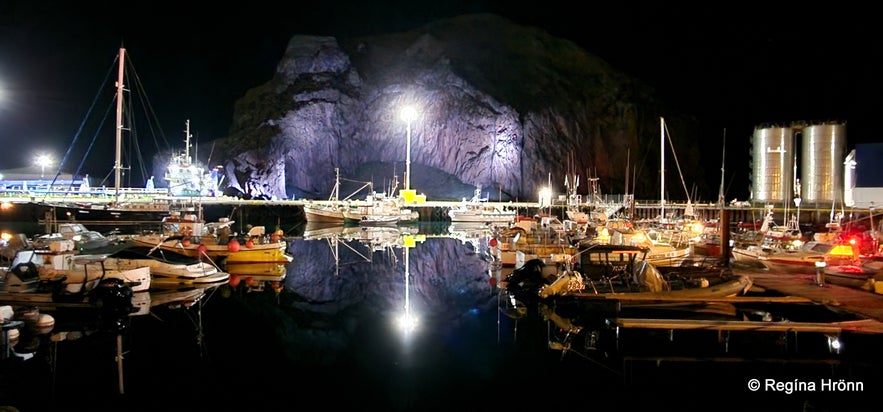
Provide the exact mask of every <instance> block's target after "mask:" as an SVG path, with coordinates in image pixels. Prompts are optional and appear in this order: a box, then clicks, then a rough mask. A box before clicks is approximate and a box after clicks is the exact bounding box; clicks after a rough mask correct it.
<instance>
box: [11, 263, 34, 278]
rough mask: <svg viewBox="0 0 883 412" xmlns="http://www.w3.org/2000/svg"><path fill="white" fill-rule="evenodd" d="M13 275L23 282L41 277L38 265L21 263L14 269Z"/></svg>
mask: <svg viewBox="0 0 883 412" xmlns="http://www.w3.org/2000/svg"><path fill="white" fill-rule="evenodd" d="M12 273H14V274H15V275H16V276H18V278H19V279H22V280H27V279H32V278H36V277H38V276H39V275H38V272H37V265H35V264H34V262H24V263H19V264H17V265H15V267H13V268H12Z"/></svg>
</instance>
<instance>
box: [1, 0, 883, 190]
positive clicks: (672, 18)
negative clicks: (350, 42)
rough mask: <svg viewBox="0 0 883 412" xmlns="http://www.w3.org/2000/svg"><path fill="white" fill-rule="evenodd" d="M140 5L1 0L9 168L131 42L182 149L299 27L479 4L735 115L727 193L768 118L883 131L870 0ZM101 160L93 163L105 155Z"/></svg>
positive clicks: (55, 126) (266, 75)
mask: <svg viewBox="0 0 883 412" xmlns="http://www.w3.org/2000/svg"><path fill="white" fill-rule="evenodd" d="M130 3H133V4H120V3H119V2H109V1H92V2H76V1H50V0H0V144H2V146H3V147H4V148H7V150H4V153H5V155H4V156H2V157H0V170H4V169H10V168H14V167H20V166H23V165H26V164H28V163H30V162H32V160H31V159H33V157H34V155H35V154H36V153H38V152H41V151H45V152H49V153H57V154H56V155H54V157H55V158H56V159H60V158H61V156H62V155H63V153H64V152H65V151H66V150H67V149H68V147H69V146H70V145H71V142H72V139H73V138H74V136H75V135H76V134H77V129H78V127H79V125H80V123H81V122H83V121H84V118H85V117H86V115H87V111H88V108H89V105H90V103H91V102H92V100H93V99H94V98H95V96H96V93H98V92H99V91H100V90H99V89H100V88H101V86H102V84H103V81H104V78H105V76H106V75H107V74H108V70H109V68H110V67H112V65H113V59H114V57H115V55H116V53H117V51H118V49H119V47H120V46H121V45H125V47H126V49H127V50H128V52H129V56H130V58H131V59H132V62H133V63H134V66H135V69H136V70H137V71H138V74H139V76H140V78H141V81H142V82H143V84H144V88H145V91H146V92H147V93H148V98H149V99H150V101H151V103H152V104H153V107H154V110H155V111H156V113H157V119H158V120H159V121H160V122H161V125H162V129H163V133H164V135H165V137H166V139H167V140H168V143H169V144H170V145H172V146H173V147H179V146H183V142H182V140H183V136H184V134H183V129H184V121H185V120H186V119H190V121H191V132H192V133H193V134H194V136H196V137H197V139H199V141H210V140H212V139H214V138H217V137H222V136H224V135H225V133H226V132H227V130H228V128H229V127H230V123H231V118H232V111H233V104H234V102H235V100H236V99H238V98H239V97H241V96H242V95H243V94H244V93H245V92H246V91H247V90H248V89H249V88H252V87H254V86H257V85H259V84H262V83H264V82H266V81H267V80H269V79H270V77H271V75H272V73H273V72H274V70H275V67H276V64H277V63H278V61H279V59H280V58H281V57H282V54H283V52H284V50H285V46H286V44H287V42H288V39H289V38H290V37H291V36H292V35H295V34H315V35H335V36H341V37H345V36H353V35H370V34H380V33H389V32H396V31H402V30H407V29H410V28H414V27H417V26H420V25H422V24H425V23H427V22H429V21H432V20H436V19H440V18H445V17H452V16H455V15H459V14H466V13H475V12H493V13H497V14H500V15H502V16H505V17H508V18H510V19H512V20H513V21H515V22H517V23H521V24H525V25H531V26H538V27H540V28H543V29H545V30H546V31H548V32H549V33H550V34H552V35H555V36H558V37H562V38H566V39H570V40H572V41H574V42H575V43H577V44H578V45H580V46H581V47H583V48H584V49H585V50H586V51H588V52H590V53H592V54H595V55H597V56H599V57H601V58H603V59H605V60H606V61H608V62H609V63H610V64H612V65H613V66H614V67H617V68H619V69H620V70H622V71H624V72H626V73H628V74H630V75H632V76H634V77H637V78H639V79H641V80H643V81H644V82H646V83H648V84H649V85H651V86H653V87H655V88H656V90H657V92H658V94H659V95H660V96H661V97H662V98H663V99H664V100H667V101H669V102H671V103H673V104H675V105H676V106H677V107H678V108H679V109H681V110H683V111H685V112H688V113H693V114H695V116H696V117H697V118H698V119H699V120H700V122H701V125H702V129H703V131H704V132H703V133H704V136H703V139H705V140H706V141H708V142H719V141H721V140H722V138H723V135H724V129H726V136H727V137H726V139H727V166H726V169H727V170H726V171H727V175H730V174H731V173H733V174H736V175H737V176H736V178H735V179H733V178H727V180H728V181H730V184H728V189H727V193H728V198H732V197H741V198H745V197H746V195H747V186H744V187H741V186H743V185H745V183H744V182H743V180H744V179H743V178H745V177H747V173H748V171H747V167H748V165H747V154H748V145H749V144H750V139H751V134H752V131H753V129H754V127H756V126H758V125H761V124H767V123H790V122H793V121H816V120H821V121H843V122H846V123H847V135H848V138H847V141H848V146H849V148H852V147H853V146H854V145H855V144H856V143H869V142H876V141H878V140H879V139H878V138H877V136H876V132H875V131H874V130H873V125H874V124H875V123H876V122H877V119H878V118H879V116H878V115H877V111H878V110H879V109H880V107H881V105H880V104H879V103H878V101H879V99H880V98H881V97H880V96H883V87H881V81H880V80H879V79H880V76H881V73H883V71H881V63H880V61H881V45H880V42H881V39H883V36H881V30H879V29H877V28H876V25H875V24H873V22H874V20H873V19H874V16H875V13H874V11H873V10H871V7H870V6H850V5H849V3H848V2H838V3H836V4H834V5H827V6H824V7H816V8H813V7H815V6H809V5H807V4H801V5H798V6H789V7H786V6H770V5H769V4H767V3H769V2H752V1H747V2H738V3H732V4H723V3H720V2H703V4H700V5H690V6H671V5H664V4H663V3H665V2H648V3H637V2H621V1H620V2H611V3H610V4H605V3H597V2H574V1H563V0H548V1H533V2H522V1H505V2H504V1H455V0H438V1H433V2H419V1H404V0H387V1H356V0H339V1H335V0H327V1H315V2H302V1H298V2H286V1H278V0H277V1H263V0H260V1H259V0H255V1H248V2H238V3H234V4H230V5H222V3H225V2H217V3H208V2H197V3H188V2H185V1H177V2H169V1H164V0H160V1H152V2H130ZM134 3H137V4H139V5H135V4H134ZM424 3H425V4H424ZM614 3H615V4H614ZM691 3H693V2H691ZM110 93H112V91H111V92H110ZM111 121H112V119H111ZM107 133H108V137H107V140H106V143H104V144H107V145H112V144H113V143H112V142H113V137H112V133H113V132H112V130H108V131H107ZM96 144H99V143H96ZM714 150H715V151H717V153H709V155H710V156H714V159H716V161H717V162H718V164H719V162H720V150H719V146H718V149H714ZM710 151H711V150H709V152H710ZM95 162H98V160H96V161H95ZM95 162H92V161H90V163H93V165H92V167H97V166H96V165H94V163H95ZM108 162H109V163H108V164H107V167H106V168H100V170H107V171H109V170H111V168H112V159H110V160H109V161H108ZM715 172H716V170H715Z"/></svg>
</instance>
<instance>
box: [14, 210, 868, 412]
mask: <svg viewBox="0 0 883 412" xmlns="http://www.w3.org/2000/svg"><path fill="white" fill-rule="evenodd" d="M414 228H417V227H416V226H415V227H414ZM345 232H351V233H349V235H351V236H353V237H352V238H346V237H345V236H344V235H343V234H344V233H345ZM328 233H330V234H325V235H323V236H320V237H313V236H314V235H315V233H310V236H309V237H308V236H307V233H305V235H304V238H294V239H290V242H289V243H290V245H289V253H291V254H292V255H293V256H294V260H293V261H292V262H291V263H289V264H288V265H287V267H286V271H285V274H284V276H283V277H282V278H281V279H276V278H272V279H276V280H270V279H269V278H268V279H263V278H260V279H259V278H257V276H260V275H257V274H255V270H254V269H256V268H228V270H229V271H230V272H231V274H232V273H235V272H234V270H237V271H240V272H241V273H237V275H238V278H239V281H238V282H237V283H235V284H234V283H233V282H232V276H231V283H229V284H226V285H223V286H219V287H218V288H217V290H216V293H214V294H212V295H210V296H209V297H210V299H202V300H200V302H201V304H200V305H193V306H190V307H185V306H184V305H181V306H179V307H177V308H174V307H155V308H154V307H151V309H150V311H149V315H147V316H137V317H133V318H132V322H131V326H130V330H129V334H128V335H126V339H127V340H126V343H127V346H126V347H127V349H128V351H127V352H126V354H125V365H126V369H125V377H126V394H125V395H124V396H119V395H118V394H115V392H114V391H115V390H116V378H115V376H114V375H115V373H116V369H115V368H114V365H113V356H112V355H109V354H108V352H107V347H106V345H104V344H100V343H99V341H98V340H95V341H92V342H91V343H92V346H90V345H78V346H77V347H73V345H72V346H71V347H64V348H63V347H62V345H59V346H58V357H57V359H58V361H59V362H58V363H57V366H55V367H54V373H53V374H51V377H50V378H47V376H46V375H45V374H39V373H37V372H27V373H30V375H29V376H27V378H28V380H29V383H37V385H29V386H28V388H23V387H24V386H25V385H20V386H21V387H22V388H20V389H23V391H22V392H12V391H4V392H2V393H3V394H4V395H3V396H4V398H0V404H18V405H33V404H35V403H39V402H40V401H35V400H34V399H37V398H36V397H37V396H38V395H40V394H41V393H42V390H38V389H35V388H38V387H43V388H45V387H46V385H47V384H50V383H51V384H52V385H53V386H54V387H55V388H56V393H55V394H53V395H52V398H53V401H52V402H53V404H54V405H56V406H58V407H59V409H64V408H61V405H62V404H63V403H65V402H67V403H68V405H70V404H75V405H77V407H78V408H80V409H84V408H87V407H88V406H95V405H104V406H108V408H110V409H114V410H153V409H162V410H168V409H172V410H215V409H219V408H221V409H219V410H231V409H243V410H250V411H251V410H282V409H293V408H297V407H302V406H303V405H305V404H304V402H305V399H313V400H314V401H315V400H320V399H321V400H325V399H327V401H326V402H327V405H328V407H333V408H342V409H345V410H354V409H360V410H362V409H379V410H387V411H390V410H447V409H448V408H459V409H463V408H468V409H476V408H480V407H488V406H491V407H502V408H519V407H521V408H523V406H524V405H526V404H528V402H530V403H531V404H532V405H533V404H535V403H534V402H539V404H540V405H541V406H542V407H543V408H555V407H562V406H569V407H574V406H577V407H579V406H581V407H585V406H586V405H587V402H588V400H587V399H586V398H585V397H586V396H588V397H590V398H591V397H603V396H605V395H608V394H621V395H628V394H634V393H640V392H641V391H643V392H645V393H646V391H647V390H651V391H653V390H665V391H666V393H667V394H671V393H680V394H684V395H677V396H674V397H671V396H666V397H662V398H661V399H660V398H659V397H641V396H617V397H616V401H617V402H619V403H620V404H621V403H623V402H627V403H628V402H633V403H638V405H637V406H646V407H656V408H658V407H665V406H675V405H680V406H683V402H684V401H683V399H684V398H683V397H684V396H693V395H689V394H695V393H696V392H695V391H698V390H702V391H709V390H711V391H717V392H721V393H729V394H737V395H739V396H743V397H744V394H745V390H744V387H745V386H744V384H745V381H746V380H747V379H748V378H751V377H757V374H758V372H756V370H755V371H754V372H752V370H751V369H750V368H749V367H744V368H743V367H736V366H734V365H733V364H732V363H729V364H726V363H714V362H711V363H708V362H705V363H703V362H693V363H689V364H690V365H693V366H690V367H684V365H685V364H687V362H684V363H673V365H676V366H674V367H672V366H667V365H669V364H667V363H664V364H660V365H658V366H656V367H651V368H648V369H649V372H646V371H645V373H646V376H648V377H654V378H657V379H658V380H655V381H654V380H651V381H648V379H650V378H641V377H642V376H643V375H630V379H626V378H625V375H623V374H621V373H620V372H621V369H617V368H612V367H611V366H610V365H611V364H613V365H615V364H617V359H616V358H615V356H619V355H618V354H617V352H616V351H614V350H608V349H609V348H608V347H603V346H598V347H599V348H602V349H600V350H596V353H606V354H608V355H609V356H610V358H608V359H605V361H604V362H603V363H601V362H594V361H593V360H596V359H592V358H591V357H589V358H585V357H579V356H562V354H563V352H562V351H561V350H556V349H560V347H557V346H556V347H552V346H555V345H550V343H551V342H552V340H551V339H550V338H551V337H561V333H562V332H565V331H564V329H565V328H563V327H562V325H571V326H574V325H575V326H578V327H579V328H571V329H569V332H571V335H572V336H577V335H579V340H578V342H579V347H580V348H581V349H583V348H585V345H586V343H585V342H586V341H587V339H586V338H585V336H586V335H585V334H586V333H591V331H592V330H594V328H596V327H601V326H603V325H604V324H605V321H604V320H603V319H602V318H599V317H598V316H595V317H594V318H588V317H586V316H585V315H583V314H582V313H581V312H573V313H569V312H557V313H558V316H560V318H555V320H557V321H562V319H563V320H565V321H564V322H565V323H561V324H556V323H555V322H550V319H552V317H550V316H549V314H550V313H556V312H555V311H553V312H540V310H539V309H538V308H532V309H530V310H527V311H525V312H523V313H521V314H519V315H518V316H511V317H510V316H505V314H503V313H502V312H501V311H499V310H498V305H499V304H500V303H499V302H498V299H500V293H499V289H498V287H497V286H496V285H497V281H498V280H499V276H500V275H501V274H500V272H499V270H500V269H498V266H494V265H493V263H494V262H493V259H491V258H490V255H491V254H490V253H489V252H488V243H489V238H487V237H483V236H478V237H469V239H470V241H469V242H464V241H462V239H463V238H460V237H454V236H452V234H451V233H449V232H448V230H447V227H441V228H439V227H436V226H429V227H424V226H419V231H418V232H417V233H413V231H412V230H410V229H409V230H406V233H404V234H403V233H401V232H399V233H398V234H397V235H394V236H393V235H390V234H389V233H385V234H382V235H381V234H379V233H376V232H370V231H369V230H366V231H365V232H364V233H363V232H362V228H357V231H355V232H354V231H352V229H349V230H340V231H338V230H337V228H335V229H334V230H332V231H330V232H328ZM472 235H474V233H473V234H472ZM380 238H384V239H387V240H389V242H388V243H385V244H384V243H382V242H380V243H378V242H377V241H376V240H375V241H371V240H369V239H380ZM474 239H477V240H476V241H475V242H473V241H472V240H474ZM476 244H477V245H478V247H475V245H476ZM264 269H266V268H264ZM247 272H251V274H250V275H249V273H247ZM249 276H251V277H252V279H253V280H252V281H251V282H250V283H251V285H249V284H248V283H249V282H247V281H246V279H248V277H249ZM274 281H276V282H280V285H281V286H282V287H281V288H278V289H277V290H274V289H273V288H268V287H263V288H255V287H254V286H255V285H256V284H259V283H263V284H264V285H267V283H266V282H274ZM196 309H199V310H198V311H197V310H196ZM553 309H556V310H557V308H553ZM403 312H404V313H405V314H413V315H419V328H415V329H411V330H410V332H409V333H407V334H405V335H404V337H406V339H403V334H402V330H401V329H400V328H399V327H398V323H397V320H398V319H400V317H401V315H402V314H403ZM642 313H643V314H644V315H648V314H650V313H653V310H650V311H648V312H642ZM510 314H511V313H510ZM565 315H567V316H565ZM648 316H649V315H648ZM568 322H569V323H568ZM605 333H613V331H612V330H605ZM565 334H566V333H565ZM640 339H641V338H640V337H639V338H636V341H637V340H640ZM560 342H562V345H565V344H569V345H571V346H570V347H571V348H576V346H575V342H577V340H576V339H573V338H571V339H569V340H566V339H562V340H560ZM665 342H668V343H665ZM672 342H673V341H666V340H662V341H661V342H660V341H659V340H654V341H653V344H654V345H672V344H673V343H672ZM630 344H631V342H630ZM692 344H696V345H701V344H708V345H718V344H719V342H718V341H717V340H714V342H707V341H706V340H705V336H703V337H702V339H701V340H697V342H693V343H692ZM99 347H100V348H101V349H98V348H99ZM562 347H563V346H562ZM586 353H587V352H586ZM567 354H575V352H567ZM587 354H588V353H587ZM589 355H590V354H589ZM682 355H683V354H682ZM605 356H607V355H605ZM684 357H687V356H686V355H684ZM62 359H65V364H62V363H61V360H62ZM587 359H591V361H586V360H587ZM27 362H30V365H45V363H42V360H41V359H39V357H38V358H35V359H31V360H29V361H27ZM620 365H621V364H620ZM698 365H701V366H702V367H701V368H700V367H698ZM745 365H746V366H751V367H753V368H757V364H754V363H745ZM655 368H658V369H655ZM775 368H776V369H775V373H776V374H777V375H782V374H787V373H791V372H795V373H804V374H803V375H796V376H792V379H795V378H800V377H806V378H807V379H809V378H814V379H818V378H821V377H823V376H830V375H831V370H832V368H831V364H826V365H825V368H824V370H825V371H827V372H819V370H818V369H808V371H809V372H807V371H806V370H802V369H792V368H790V367H785V366H782V365H777V366H775ZM35 369H39V368H35ZM764 370H770V369H769V366H768V365H767V369H764ZM17 373H20V374H24V373H26V372H24V371H22V370H19V371H18V372H17ZM770 373H774V372H770ZM813 373H814V375H811V374H813ZM824 373H827V374H826V375H825V374H824ZM807 374H810V375H807ZM709 376H714V380H715V382H713V385H712V382H710V379H709V378H708V377H709ZM869 379H870V378H869ZM630 380H634V381H635V382H638V385H632V384H631V383H630ZM877 382H883V380H880V381H877ZM556 388H557V389H556ZM648 388H649V389H648ZM24 389H26V390H24ZM558 390H560V392H559V391H558ZM317 394H328V395H329V397H327V398H326V397H322V398H320V397H317V396H316V395H317ZM25 396H32V397H34V398H27V400H25V399H24V397H25ZM621 398H626V400H625V401H623V400H621ZM43 399H44V400H43V401H42V402H45V399H46V398H45V396H44V397H43ZM726 399H729V400H730V401H732V402H734V403H735V402H738V401H739V399H737V398H736V397H728V398H726ZM321 400H320V401H321ZM748 400H751V399H746V401H748ZM806 400H807V397H806V396H802V395H796V396H791V397H787V398H784V397H782V398H778V402H780V403H782V404H785V405H788V406H794V405H801V406H802V405H803V402H804V401H806ZM645 401H646V404H643V405H641V402H645ZM651 401H652V402H651ZM675 401H677V402H678V403H675ZM757 401H758V400H757V399H753V403H752V404H756V402H757ZM666 402H668V403H666ZM728 402H729V401H728ZM764 405H766V406H769V405H771V404H767V403H765V404H764ZM632 406H634V405H632ZM31 409H38V408H31ZM75 409H76V408H75ZM23 410H24V409H23Z"/></svg>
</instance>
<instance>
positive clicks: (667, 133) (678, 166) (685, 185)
mask: <svg viewBox="0 0 883 412" xmlns="http://www.w3.org/2000/svg"><path fill="white" fill-rule="evenodd" d="M665 136H666V137H668V139H667V140H668V145H669V147H671V154H672V156H674V158H675V166H677V168H678V175H680V177H681V185H683V186H684V192H685V193H686V194H687V203H691V199H690V191H689V190H687V183H685V182H684V173H683V172H681V165H680V163H678V154H677V153H675V145H674V143H672V141H671V132H669V130H668V123H666V124H665Z"/></svg>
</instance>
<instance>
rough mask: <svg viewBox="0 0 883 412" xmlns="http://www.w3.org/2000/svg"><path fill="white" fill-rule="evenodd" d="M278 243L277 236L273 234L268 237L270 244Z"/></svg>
mask: <svg viewBox="0 0 883 412" xmlns="http://www.w3.org/2000/svg"><path fill="white" fill-rule="evenodd" d="M278 241H279V235H277V234H275V233H273V234H272V235H270V242H272V243H276V242H278Z"/></svg>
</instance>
